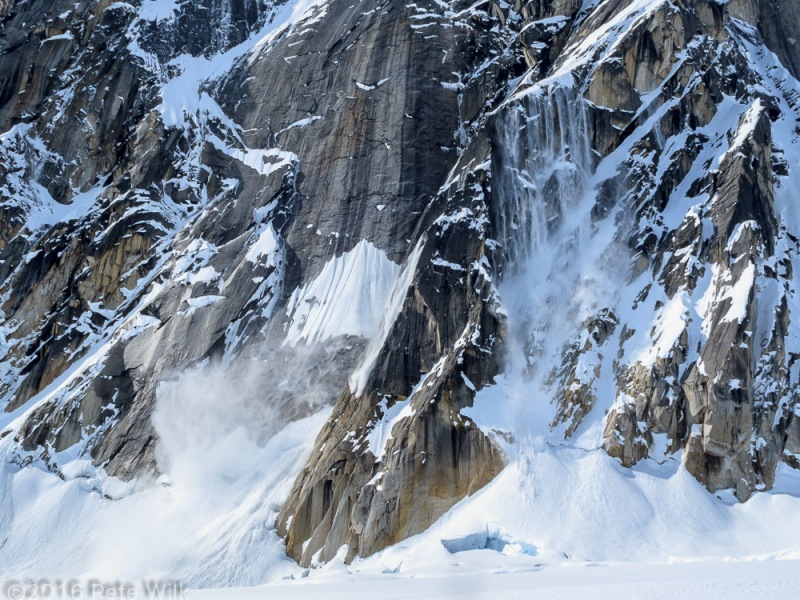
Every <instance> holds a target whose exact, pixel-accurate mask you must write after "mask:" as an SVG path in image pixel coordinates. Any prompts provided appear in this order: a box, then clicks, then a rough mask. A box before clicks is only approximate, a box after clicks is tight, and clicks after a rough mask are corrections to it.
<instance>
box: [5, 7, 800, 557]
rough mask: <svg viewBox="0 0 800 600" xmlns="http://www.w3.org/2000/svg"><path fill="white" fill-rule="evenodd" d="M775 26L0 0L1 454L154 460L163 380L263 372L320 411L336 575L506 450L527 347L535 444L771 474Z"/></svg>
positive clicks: (317, 547) (324, 500) (314, 529)
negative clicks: (491, 395)
mask: <svg viewBox="0 0 800 600" xmlns="http://www.w3.org/2000/svg"><path fill="white" fill-rule="evenodd" d="M798 36H800V9H798V8H797V7H796V6H795V3H794V2H793V1H791V0H778V1H771V0H730V1H729V2H718V1H716V0H673V1H672V2H661V1H656V0H653V1H652V2H633V1H629V0H599V1H596V2H581V1H580V0H536V1H530V2H523V1H521V0H517V1H515V2H513V3H511V4H509V3H505V2H494V1H491V2H486V3H479V4H474V3H471V2H462V1H461V0H454V1H452V2H447V3H444V2H438V1H427V0H422V1H421V2H416V3H413V4H408V3H403V2H395V1H394V0H385V1H383V2H372V1H367V0H360V1H356V2H354V3H353V2H350V1H347V2H345V1H344V0H326V1H320V2H316V3H315V2H304V3H299V2H293V1H292V0H288V1H287V2H280V1H273V0H202V1H200V2H174V3H173V2H163V3H156V2H152V1H151V0H141V1H139V0H136V1H132V2H130V3H119V2H115V3H112V2H111V1H110V0H104V1H102V2H89V1H88V0H80V1H78V2H72V1H70V2H66V1H60V0H59V1H56V2H43V1H41V0H27V1H21V0H16V1H3V0H0V317H1V318H2V322H1V323H0V352H1V353H2V361H1V362H0V403H1V404H0V406H1V407H3V409H4V411H5V415H6V417H4V418H3V420H2V423H3V430H2V431H0V437H2V438H6V437H7V438H8V439H7V440H6V442H5V443H10V444H13V445H14V453H13V456H14V460H15V461H16V462H17V463H18V464H20V465H29V464H31V463H36V464H37V465H39V466H43V467H45V468H48V469H50V470H52V471H54V472H57V473H58V472H60V468H61V467H60V461H62V458H61V457H63V456H66V455H67V454H69V455H70V456H88V457H91V459H92V462H93V464H94V465H95V466H96V467H102V469H103V471H104V472H105V473H108V474H110V475H114V476H117V477H120V478H122V479H127V480H130V479H134V478H137V477H141V476H143V475H146V474H155V473H157V472H158V469H159V465H158V462H157V460H156V454H155V448H156V445H157V443H158V440H157V436H156V434H155V431H154V429H153V425H152V423H151V413H152V411H153V407H154V404H155V402H156V401H157V398H158V390H159V384H160V383H161V382H163V381H165V380H168V379H169V378H172V377H174V376H176V374H178V373H181V372H183V371H184V370H185V369H186V368H187V367H189V366H192V365H204V364H208V363H209V362H212V361H217V362H220V363H221V364H224V365H232V366H231V367H230V369H232V370H233V371H234V372H235V371H236V369H244V368H245V367H243V366H242V365H255V367H254V368H255V369H256V371H258V372H259V373H262V377H263V385H261V386H260V389H262V390H263V397H262V398H260V401H261V402H263V403H264V405H265V406H269V407H270V408H271V409H274V408H276V407H277V408H278V409H279V410H278V412H279V413H280V414H281V415H282V416H281V420H280V422H277V423H275V424H274V426H275V427H276V428H278V427H279V426H280V425H281V424H282V423H285V422H288V421H290V420H293V419H295V418H298V417H300V416H303V415H307V414H309V413H311V412H314V411H316V410H317V409H319V408H320V407H321V406H324V405H333V411H332V414H331V416H330V418H329V420H328V422H327V423H326V425H325V426H324V427H323V429H322V430H321V431H320V432H318V435H317V440H316V447H315V449H314V451H313V452H312V454H311V458H310V460H309V462H308V464H307V465H306V467H305V468H304V469H303V471H302V472H301V473H299V474H298V476H297V479H296V482H295V484H294V487H293V489H292V491H291V493H290V494H289V497H288V499H287V501H286V503H285V504H284V505H283V507H282V509H281V511H280V514H279V516H278V521H277V528H278V531H279V533H280V534H281V535H282V536H284V537H285V539H286V549H287V552H288V554H289V555H290V556H292V557H293V558H295V559H296V560H298V561H299V562H301V563H302V564H304V565H310V564H314V563H317V562H324V561H327V560H330V559H332V558H333V557H334V556H336V555H337V554H338V553H339V552H340V551H341V550H342V548H343V547H344V548H345V551H344V555H345V557H346V558H347V559H348V560H350V559H352V558H353V557H355V556H366V555H369V554H372V553H374V552H376V551H378V550H380V549H382V548H384V547H386V546H388V545H391V544H393V543H396V542H398V541H400V540H402V539H404V538H406V537H408V536H411V535H414V534H416V533H419V532H421V531H423V530H425V529H426V528H427V527H428V526H430V525H431V524H432V523H433V522H434V521H435V520H436V519H437V518H439V517H440V516H441V515H442V514H444V513H445V512H446V511H447V510H448V509H449V508H451V507H452V506H453V505H455V504H456V503H457V502H459V501H460V500H461V499H463V498H464V497H465V496H467V495H470V494H472V493H474V492H475V491H477V490H478V489H480V488H481V487H482V486H484V485H486V484H487V483H488V482H490V481H491V480H492V479H493V478H494V477H495V476H496V475H497V474H498V473H499V472H500V471H501V470H502V469H503V467H504V465H505V460H506V459H505V457H504V455H503V452H502V450H501V446H502V439H504V438H503V436H505V437H508V436H507V435H506V434H505V433H504V432H498V431H491V430H489V429H488V428H484V427H482V426H481V423H478V422H476V421H475V419H474V418H472V417H470V416H469V414H470V413H469V410H468V409H469V408H470V407H472V406H473V404H474V403H475V402H476V397H478V396H480V395H481V393H482V392H484V390H487V389H491V388H492V387H493V386H495V385H496V383H497V381H498V380H499V379H501V378H503V377H512V375H513V374H514V373H515V372H516V371H515V368H516V367H515V365H517V364H518V363H520V362H521V364H522V366H521V367H520V369H519V380H520V381H521V382H523V384H522V385H523V387H525V389H527V390H529V396H528V401H529V402H537V403H550V402H551V403H552V406H551V408H552V411H551V413H552V423H551V425H552V430H553V432H554V435H555V436H556V437H558V436H561V437H566V438H573V437H576V436H583V435H584V434H585V433H586V431H588V430H589V428H590V426H591V425H592V424H599V427H596V428H595V429H596V430H597V431H599V432H600V435H599V437H598V439H597V440H595V441H594V443H595V444H596V446H601V447H603V448H604V449H605V450H606V451H607V452H608V453H609V454H610V455H611V456H613V457H616V458H618V459H619V460H620V461H621V463H622V464H623V465H627V466H630V465H633V464H635V463H636V462H638V461H641V460H645V459H652V460H664V459H665V457H667V456H673V455H675V456H680V457H681V459H682V460H683V461H684V464H685V467H686V468H687V469H688V470H689V471H690V472H691V473H692V474H693V475H694V476H695V477H696V478H697V479H698V480H699V481H701V482H702V483H703V484H704V485H706V486H707V487H708V488H709V490H711V491H716V490H720V489H733V490H734V491H735V493H736V495H737V497H738V498H740V499H741V500H746V499H747V498H748V497H749V496H750V495H751V494H752V493H754V492H755V491H757V490H762V489H768V488H770V487H771V486H772V485H773V483H774V478H775V473H776V469H777V466H778V464H779V463H780V462H781V461H783V462H785V463H787V464H789V465H790V466H793V467H795V468H798V467H800V397H799V392H798V390H800V365H798V364H797V358H798V356H800V330H798V322H799V321H798V318H800V317H798V314H799V311H800V305H799V304H798V297H797V280H796V276H795V272H796V269H797V268H798V267H800V264H799V263H798V252H799V251H800V248H799V247H798V246H799V245H800V242H799V241H798V240H800V221H798V219H797V217H796V214H797V209H796V207H795V203H796V201H797V199H796V198H795V194H796V190H798V189H800V186H798V182H800V179H797V178H798V177H800V172H797V164H798V156H800V137H799V136H800V134H798V128H797V123H798V120H800V84H798V82H797V77H798V76H800V49H798V46H797V44H796V41H795V40H796V39H800V37H798ZM354 281H355V282H359V283H357V284H356V283H353V282H354ZM354 286H355V287H354ZM365 290H366V291H365ZM364 298H366V300H364ZM348 310H349V312H348ZM354 311H358V313H359V314H358V315H357V317H356V318H351V313H353V312H354ZM309 357H310V358H309ZM296 364H303V365H309V367H308V369H307V370H306V371H305V372H304V373H303V374H302V376H300V377H299V378H298V379H297V381H296V382H295V383H294V385H293V386H292V388H293V389H292V390H291V391H288V392H284V391H278V389H277V387H276V386H275V385H273V384H274V383H275V382H274V381H273V380H272V379H271V378H273V377H275V376H276V372H278V371H280V370H281V365H296ZM259 365H260V366H259ZM248 369H250V367H248ZM287 369H288V367H287ZM250 370H252V369H250ZM526 386H527V387H526ZM497 410H503V407H502V406H498V408H497Z"/></svg>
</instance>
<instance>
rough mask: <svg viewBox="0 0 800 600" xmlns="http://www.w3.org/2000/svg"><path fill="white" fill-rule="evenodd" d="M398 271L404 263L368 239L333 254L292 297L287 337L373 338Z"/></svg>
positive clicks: (315, 339)
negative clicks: (351, 247) (393, 259)
mask: <svg viewBox="0 0 800 600" xmlns="http://www.w3.org/2000/svg"><path fill="white" fill-rule="evenodd" d="M399 272H400V265H398V264H396V263H394V262H392V261H391V260H390V259H389V257H388V256H386V253H385V252H384V251H383V250H381V249H379V248H377V247H376V246H374V245H373V244H372V243H371V242H368V241H366V240H361V241H360V242H359V243H358V244H356V246H355V248H353V249H352V250H351V251H350V252H346V253H345V254H342V255H340V256H335V257H333V258H332V259H330V260H329V261H328V262H327V263H325V266H324V267H323V268H322V271H321V272H320V274H319V275H318V276H317V277H316V279H314V280H313V281H311V282H309V283H307V284H306V285H304V286H303V287H301V288H298V289H297V290H295V292H294V293H293V294H292V297H291V298H290V299H289V304H288V308H287V313H288V315H289V318H290V320H291V323H290V324H289V331H288V333H287V336H286V341H287V342H288V343H289V344H296V343H298V342H301V341H307V342H321V341H324V340H327V339H330V338H333V337H336V336H340V335H356V336H360V337H363V338H367V339H369V338H372V337H373V336H374V335H375V334H376V333H377V332H378V329H379V327H380V324H381V320H382V319H383V316H384V310H385V307H386V304H387V302H388V300H389V297H390V294H391V292H392V289H393V287H394V283H395V280H396V279H397V276H398V274H399Z"/></svg>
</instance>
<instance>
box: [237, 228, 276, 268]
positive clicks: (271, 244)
mask: <svg viewBox="0 0 800 600" xmlns="http://www.w3.org/2000/svg"><path fill="white" fill-rule="evenodd" d="M278 246H279V245H278V238H277V235H276V233H275V230H274V229H273V227H272V224H270V225H268V226H267V227H266V228H265V229H264V231H262V232H261V234H260V235H259V236H258V239H257V240H256V241H255V243H254V244H253V245H252V246H250V249H249V250H248V251H247V254H246V255H245V257H244V259H245V260H246V261H247V262H250V263H254V264H256V263H258V262H260V261H261V258H262V257H263V256H268V257H272V256H274V254H275V253H276V252H277V251H278Z"/></svg>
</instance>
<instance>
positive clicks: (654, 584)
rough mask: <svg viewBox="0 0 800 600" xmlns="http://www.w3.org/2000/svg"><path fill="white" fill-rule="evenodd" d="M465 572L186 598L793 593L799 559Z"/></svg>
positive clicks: (480, 565)
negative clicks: (765, 561)
mask: <svg viewBox="0 0 800 600" xmlns="http://www.w3.org/2000/svg"><path fill="white" fill-rule="evenodd" d="M472 558H473V559H474V560H473V562H474V564H473V565H471V567H470V568H468V569H466V568H465V569H464V570H463V572H457V573H451V574H450V575H445V574H436V573H427V574H420V575H416V576H398V575H394V574H381V575H372V576H361V577H356V576H353V575H345V576H340V577H335V576H334V577H326V578H323V577H320V578H312V579H305V580H302V581H300V582H291V583H279V584H272V585H266V586H262V587H257V588H239V589H227V590H222V589H220V590H190V591H189V592H188V593H187V595H188V597H189V598H190V599H191V600H268V599H272V598H289V599H293V600H317V599H318V598H326V599H327V600H361V599H363V600H373V599H377V598H380V599H382V600H384V599H385V600H395V599H398V600H399V599H401V598H403V599H405V598H417V599H424V600H429V599H430V600H434V599H439V598H441V599H442V600H447V599H452V600H524V599H530V600H562V599H563V600H584V599H585V600H599V599H605V598H607V599H613V600H622V599H629V598H641V599H643V600H644V599H646V600H662V599H663V600H674V599H675V598H703V599H706V600H710V599H720V600H723V599H724V600H753V598H759V599H762V600H767V599H772V598H796V597H797V593H798V590H800V572H799V571H798V570H799V569H800V560H798V559H793V560H782V561H774V562H770V563H764V562H745V563H740V562H724V561H722V562H720V561H714V562H694V563H683V564H675V563H672V564H659V565H633V564H626V563H620V564H597V563H590V564H586V565H574V566H569V567H554V568H547V567H537V566H528V567H517V568H514V567H511V568H502V567H501V568H499V569H492V568H487V566H486V563H485V562H483V560H482V557H481V556H480V555H479V554H476V555H474V556H473V557H472Z"/></svg>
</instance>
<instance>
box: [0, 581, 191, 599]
mask: <svg viewBox="0 0 800 600" xmlns="http://www.w3.org/2000/svg"><path fill="white" fill-rule="evenodd" d="M2 598H4V599H7V600H183V599H185V598H187V595H186V590H185V589H184V587H183V584H181V583H180V582H178V581H171V580H149V581H140V582H138V583H132V582H129V581H102V580H100V579H88V580H79V579H70V580H60V579H9V580H8V581H5V582H3V584H2Z"/></svg>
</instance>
